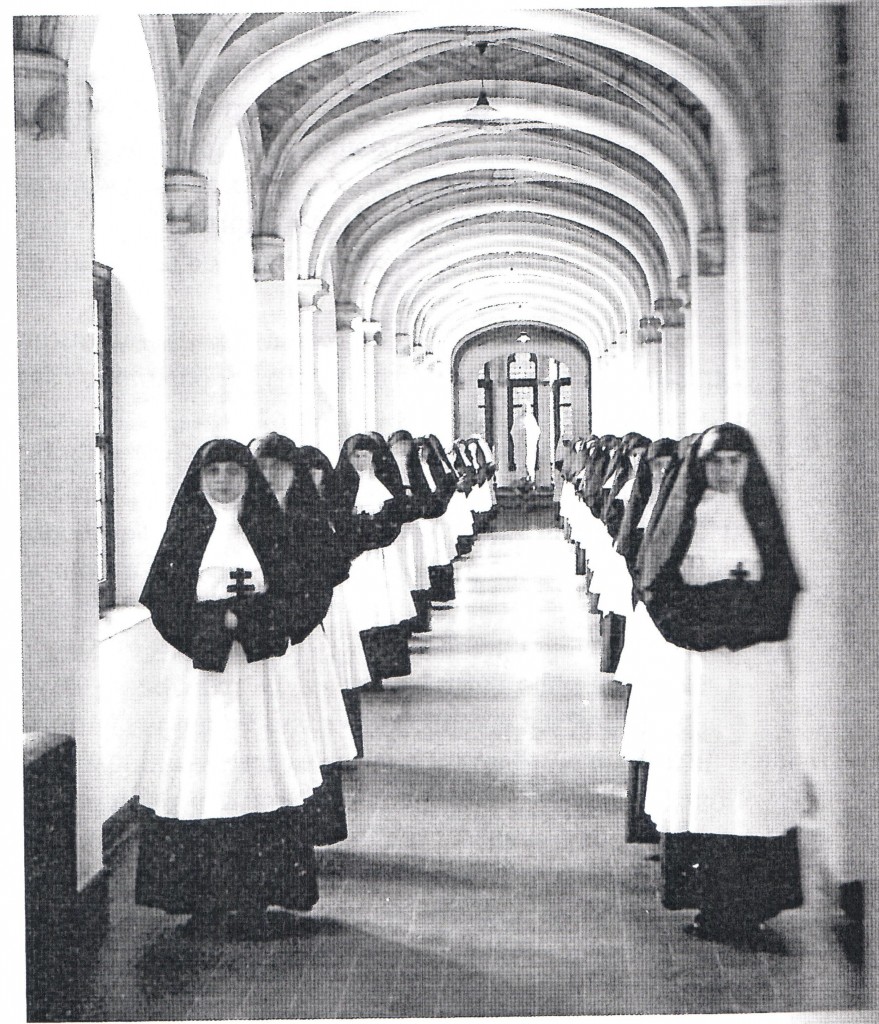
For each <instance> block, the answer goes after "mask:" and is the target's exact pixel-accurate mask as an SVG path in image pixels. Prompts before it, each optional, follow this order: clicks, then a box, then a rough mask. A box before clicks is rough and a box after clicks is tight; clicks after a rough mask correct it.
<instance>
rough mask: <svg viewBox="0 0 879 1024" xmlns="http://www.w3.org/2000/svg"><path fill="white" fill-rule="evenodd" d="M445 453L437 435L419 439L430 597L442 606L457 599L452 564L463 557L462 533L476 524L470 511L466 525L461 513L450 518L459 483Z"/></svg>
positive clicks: (419, 486) (418, 447) (419, 469)
mask: <svg viewBox="0 0 879 1024" xmlns="http://www.w3.org/2000/svg"><path fill="white" fill-rule="evenodd" d="M441 451H442V446H441V445H440V443H439V441H437V440H436V439H435V438H434V437H433V435H430V437H428V438H419V443H418V445H417V452H418V472H417V474H415V476H414V478H415V479H416V480H418V491H419V493H420V496H421V500H422V502H423V503H424V510H425V518H424V520H423V525H424V542H425V549H426V557H427V561H428V573H429V576H430V590H429V592H428V594H429V597H430V599H431V601H436V602H438V603H444V602H448V601H454V599H455V567H454V565H453V564H452V563H453V561H454V559H455V558H457V557H458V554H459V551H458V544H459V542H460V539H461V535H460V533H459V531H460V530H467V529H468V528H470V529H472V526H470V527H468V523H470V524H472V522H473V516H472V514H471V513H470V511H469V508H468V509H467V512H466V513H465V515H468V516H470V518H469V520H468V519H465V520H464V521H463V522H462V521H461V519H460V511H459V513H458V515H457V516H456V515H455V513H453V514H452V516H449V514H448V513H449V508H450V504H451V500H452V497H453V495H454V494H455V493H456V491H455V488H456V482H457V481H456V477H455V475H454V473H448V472H447V471H446V467H445V465H444V464H443V462H442V460H441V458H440V454H439V453H440V452H441ZM471 536H472V534H471Z"/></svg>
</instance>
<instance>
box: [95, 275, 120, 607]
mask: <svg viewBox="0 0 879 1024" xmlns="http://www.w3.org/2000/svg"><path fill="white" fill-rule="evenodd" d="M111 275H112V271H111V269H110V268H109V267H106V266H104V264H103V263H97V262H95V263H94V264H93V272H92V283H93V289H94V291H93V297H94V301H93V305H92V311H93V316H92V337H93V341H94V347H93V353H94V361H93V364H92V365H93V376H94V411H95V521H96V527H97V531H98V564H97V573H98V609H99V611H100V613H101V614H103V613H104V612H105V611H107V610H108V609H109V608H113V607H114V606H115V604H116V571H115V570H116V567H115V545H114V537H113V416H112V401H111V395H112V375H111V365H112V363H111V353H112V348H111V341H112V332H111V328H112V305H111Z"/></svg>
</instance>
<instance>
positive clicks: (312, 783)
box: [135, 439, 324, 937]
mask: <svg viewBox="0 0 879 1024" xmlns="http://www.w3.org/2000/svg"><path fill="white" fill-rule="evenodd" d="M290 566H291V559H290V554H289V546H288V541H287V533H286V530H285V524H284V518H283V514H282V512H281V509H280V507H279V505H278V503H277V501H276V500H275V497H274V496H273V494H272V492H271V490H270V488H269V486H268V484H267V483H266V481H265V479H264V478H263V476H262V474H261V473H260V472H259V470H258V468H257V465H256V462H255V460H254V458H253V456H252V455H251V453H250V452H249V451H248V449H247V448H246V447H245V446H244V445H242V444H239V443H238V442H237V441H231V440H227V439H220V440H214V441H209V442H207V443H206V444H203V445H202V446H201V447H200V448H199V449H198V451H197V452H196V453H195V456H194V458H193V460H192V462H191V464H190V466H189V469H188V470H187V472H186V475H185V477H184V479H183V482H182V484H181V485H180V489H179V491H178V493H177V496H176V498H175V500H174V503H173V506H172V508H171V513H170V516H169V518H168V524H167V527H166V529H165V533H164V536H163V537H162V540H161V542H160V544H159V549H158V551H157V552H156V556H155V558H154V560H153V564H152V567H151V569H150V572H149V576H148V577H147V581H146V584H145V586H144V589H143V593H142V594H141V598H140V600H141V602H142V603H143V604H144V605H146V607H147V608H148V609H149V610H150V613H151V616H152V622H153V625H154V626H155V628H156V630H157V631H158V633H159V634H160V635H161V637H162V638H163V639H164V641H165V644H166V645H165V647H164V650H163V658H162V659H161V660H160V662H159V663H158V664H157V665H156V676H157V694H160V697H158V696H157V698H156V699H161V701H162V708H161V715H160V718H159V719H158V723H157V724H158V727H157V728H156V729H154V730H151V732H150V735H148V736H147V737H146V738H145V744H144V754H145V756H144V760H143V765H142V771H141V778H140V785H139V796H140V801H141V805H142V807H143V808H144V809H145V813H144V818H143V822H142V827H141V833H140V842H139V849H138V861H137V873H136V882H135V898H136V901H137V903H138V904H140V905H143V906H151V907H159V908H161V909H163V910H165V911H167V912H168V913H170V914H189V915H191V916H190V920H189V922H187V924H186V926H185V927H186V928H187V930H188V931H189V932H190V933H191V934H193V935H196V936H197V935H202V934H209V935H217V934H220V933H228V932H229V931H230V930H231V932H232V934H233V936H234V935H235V934H238V935H241V936H242V937H249V936H250V935H252V932H253V930H254V929H256V930H257V931H261V930H262V929H264V928H265V927H266V924H267V914H266V912H267V910H268V909H269V908H270V907H281V908H284V909H285V910H300V911H304V910H309V909H310V908H311V907H313V906H314V904H315V903H316V902H317V899H318V888H317V873H316V868H315V860H314V851H313V849H312V846H311V845H310V843H309V841H308V838H307V829H306V826H305V822H304V817H303V812H302V806H303V804H304V802H305V800H306V799H307V798H308V797H309V796H311V794H312V793H313V792H314V790H315V789H316V788H317V787H318V786H319V785H320V784H321V782H322V778H321V772H320V751H319V749H318V747H317V746H316V744H315V742H314V738H313V736H312V735H311V733H310V730H309V728H308V721H309V708H308V702H307V700H306V699H305V696H304V694H303V692H302V691H301V690H300V689H299V688H298V687H296V686H291V678H290V672H289V669H288V666H287V657H288V653H287V652H288V650H289V646H290V641H291V639H292V640H293V641H294V643H300V642H301V641H303V640H304V639H305V638H306V637H307V636H308V635H309V634H310V632H311V631H312V630H313V629H314V628H315V627H316V626H317V625H318V623H319V622H320V619H321V617H322V615H323V613H324V606H323V604H322V603H321V602H320V601H317V602H315V601H314V600H313V597H312V596H311V595H310V594H309V593H307V592H306V591H305V590H303V589H302V588H299V587H297V586H296V585H295V581H294V580H291V575H290Z"/></svg>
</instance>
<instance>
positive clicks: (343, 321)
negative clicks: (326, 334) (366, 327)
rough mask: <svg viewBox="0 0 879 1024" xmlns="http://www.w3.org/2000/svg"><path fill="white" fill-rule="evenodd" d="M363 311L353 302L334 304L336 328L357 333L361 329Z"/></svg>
mask: <svg viewBox="0 0 879 1024" xmlns="http://www.w3.org/2000/svg"><path fill="white" fill-rule="evenodd" d="M363 324H364V320H363V313H362V312H361V310H360V308H359V307H358V306H356V305H355V304H354V303H353V302H340V303H337V305H336V330H337V331H353V332H354V333H359V332H360V331H362V330H363Z"/></svg>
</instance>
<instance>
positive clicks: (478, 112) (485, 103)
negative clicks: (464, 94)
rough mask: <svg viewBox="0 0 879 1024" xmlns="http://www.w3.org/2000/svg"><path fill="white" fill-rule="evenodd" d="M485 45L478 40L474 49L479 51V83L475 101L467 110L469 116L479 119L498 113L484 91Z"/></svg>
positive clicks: (486, 44) (491, 116)
mask: <svg viewBox="0 0 879 1024" xmlns="http://www.w3.org/2000/svg"><path fill="white" fill-rule="evenodd" d="M487 46H488V43H487V42H479V43H477V44H476V49H477V51H478V53H479V69H480V70H479V80H480V83H481V85H480V89H479V95H478V96H477V97H476V102H475V103H474V104H473V106H472V107H470V108H469V109H468V111H467V113H468V114H469V115H470V117H471V118H477V119H478V120H480V121H484V120H491V119H492V118H494V117H497V115H498V111H497V108H496V107H493V106H492V105H491V101H490V100H489V98H488V93H487V92H486V91H485V68H484V66H483V64H484V60H485V48H486V47H487Z"/></svg>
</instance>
